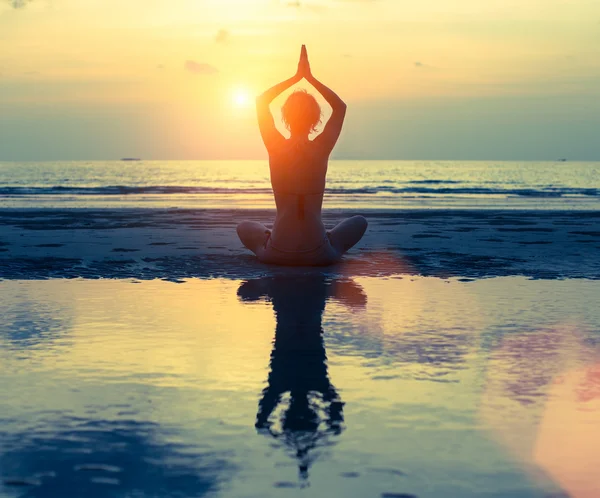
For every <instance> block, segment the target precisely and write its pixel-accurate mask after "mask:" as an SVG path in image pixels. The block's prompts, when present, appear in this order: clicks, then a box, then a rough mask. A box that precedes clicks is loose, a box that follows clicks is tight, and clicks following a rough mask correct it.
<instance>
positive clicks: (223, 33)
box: [215, 29, 230, 44]
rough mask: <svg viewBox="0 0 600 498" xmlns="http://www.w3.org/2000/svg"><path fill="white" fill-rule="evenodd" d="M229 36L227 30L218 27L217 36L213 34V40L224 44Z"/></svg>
mask: <svg viewBox="0 0 600 498" xmlns="http://www.w3.org/2000/svg"><path fill="white" fill-rule="evenodd" d="M229 36H230V35H229V31H227V30H226V29H220V30H219V32H218V33H217V36H215V41H216V42H217V43H222V44H225V43H227V42H228V41H229Z"/></svg>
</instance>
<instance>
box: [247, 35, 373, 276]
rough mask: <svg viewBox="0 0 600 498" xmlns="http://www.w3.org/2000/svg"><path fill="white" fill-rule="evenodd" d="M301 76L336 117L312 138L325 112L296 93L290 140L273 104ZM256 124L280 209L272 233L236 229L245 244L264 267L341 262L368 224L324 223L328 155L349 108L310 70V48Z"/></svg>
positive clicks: (287, 111) (253, 226) (357, 219)
mask: <svg viewBox="0 0 600 498" xmlns="http://www.w3.org/2000/svg"><path fill="white" fill-rule="evenodd" d="M302 78H306V80H307V81H308V82H309V83H310V84H311V85H313V86H314V87H315V88H316V89H317V90H318V91H319V93H321V95H322V96H323V97H324V98H325V100H326V101H327V102H328V103H329V105H331V107H332V109H333V114H332V115H331V118H330V119H329V121H328V122H327V125H326V126H325V128H324V130H323V132H322V133H321V134H320V135H319V136H317V137H316V138H315V139H314V140H310V139H309V135H310V134H311V133H312V132H314V131H315V129H316V127H317V125H318V124H319V123H320V122H321V108H320V107H319V104H318V103H317V101H316V99H315V98H314V97H313V96H312V95H310V94H308V93H307V92H306V91H303V90H299V91H296V92H294V93H292V94H291V95H290V96H289V98H288V99H287V101H286V102H285V104H284V106H283V109H282V114H283V120H284V122H285V124H286V126H287V127H288V129H289V131H290V133H291V137H290V138H289V139H286V138H284V137H283V135H281V133H279V131H278V130H277V128H275V123H274V120H273V116H272V115H271V111H270V109H269V104H270V103H271V101H272V100H273V99H274V98H276V97H277V96H278V95H280V94H281V93H282V92H284V91H285V90H287V89H288V88H290V87H291V86H292V85H295V84H296V83H298V82H299V81H300V80H302ZM256 108H257V113H258V125H259V128H260V132H261V135H262V138H263V141H264V143H265V146H266V148H267V151H268V153H269V166H270V170H271V185H272V187H273V194H274V196H275V204H276V206H277V215H276V217H275V222H274V224H273V229H272V230H269V229H268V228H267V227H265V226H264V225H263V224H261V223H257V222H252V221H244V222H242V223H240V224H239V225H238V227H237V233H238V236H239V237H240V240H241V241H242V243H243V244H244V245H245V246H246V247H247V248H248V249H250V250H251V251H252V252H254V253H255V254H256V256H257V257H258V259H259V260H260V261H262V262H264V263H273V264H280V265H309V266H312V265H329V264H332V263H335V262H337V261H339V260H340V259H341V257H342V255H343V254H344V253H345V252H346V251H347V250H348V249H350V248H351V247H352V246H354V245H355V244H356V243H357V242H358V241H359V240H360V239H361V238H362V236H363V235H364V233H365V231H366V229H367V220H366V219H365V218H364V217H362V216H354V217H352V218H349V219H347V220H344V221H343V222H341V223H340V224H338V225H337V226H336V227H335V228H333V229H332V230H331V231H326V230H325V227H324V225H323V221H322V220H321V207H322V204H323V193H324V190H325V176H326V174H327V164H328V160H329V155H330V154H331V151H332V150H333V147H334V146H335V144H336V142H337V140H338V137H339V136H340V132H341V130H342V125H343V123H344V117H345V115H346V104H345V103H344V102H343V101H342V99H340V98H339V97H338V96H337V95H336V94H335V93H334V92H333V91H332V90H330V89H329V88H327V87H326V86H325V85H323V84H322V83H321V82H319V81H317V79H316V78H315V77H314V76H313V75H312V74H311V72H310V65H309V62H308V55H307V52H306V47H305V46H304V45H302V52H301V55H300V62H299V64H298V72H297V73H296V75H295V76H293V77H292V78H290V79H288V80H286V81H283V82H282V83H279V84H278V85H275V86H274V87H273V88H271V89H269V90H267V91H266V92H265V93H263V94H262V95H261V96H260V97H258V99H257V101H256Z"/></svg>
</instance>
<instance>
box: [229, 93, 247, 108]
mask: <svg viewBox="0 0 600 498" xmlns="http://www.w3.org/2000/svg"><path fill="white" fill-rule="evenodd" d="M231 98H232V101H233V105H234V107H236V108H238V109H247V108H248V107H250V103H251V102H252V99H251V98H250V92H249V91H248V90H247V89H245V88H236V89H235V90H234V91H233V92H232V94H231Z"/></svg>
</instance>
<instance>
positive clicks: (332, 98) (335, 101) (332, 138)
mask: <svg viewBox="0 0 600 498" xmlns="http://www.w3.org/2000/svg"><path fill="white" fill-rule="evenodd" d="M305 78H306V81H308V82H309V83H310V84H311V85H312V86H313V87H315V89H316V90H317V91H318V92H319V93H320V94H321V95H322V96H323V98H324V99H325V100H326V101H327V103H328V104H329V105H330V106H331V108H332V109H333V114H332V115H331V118H329V121H327V125H325V129H324V130H323V132H322V133H321V134H320V135H319V136H318V137H317V138H315V143H318V144H320V145H321V146H322V147H324V148H325V149H327V150H328V151H329V152H331V150H332V149H333V147H334V146H335V144H336V142H337V140H338V138H339V136H340V133H341V132H342V125H343V124H344V118H345V117H346V103H345V102H344V101H343V100H342V99H341V98H340V97H338V95H337V94H336V93H335V92H334V91H333V90H332V89H331V88H328V87H326V86H325V85H324V84H323V83H321V82H320V81H319V80H317V78H315V77H314V76H313V75H312V73H311V72H310V70H309V71H308V74H307V75H305Z"/></svg>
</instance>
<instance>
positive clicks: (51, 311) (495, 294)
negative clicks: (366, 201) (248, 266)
mask: <svg viewBox="0 0 600 498" xmlns="http://www.w3.org/2000/svg"><path fill="white" fill-rule="evenodd" d="M597 296H598V287H597V283H596V282H591V281H574V280H573V281H528V280H525V279H519V278H502V279H490V280H483V281H476V282H469V283H462V282H457V281H449V282H447V281H443V280H440V279H433V278H431V279H430V278H404V279H394V278H391V279H387V280H386V279H369V278H361V279H356V280H355V281H352V280H334V281H332V280H328V279H325V278H323V277H320V276H318V275H317V276H312V277H311V276H306V277H303V278H300V279H298V278H295V279H294V280H286V279H285V278H284V277H276V278H265V279H257V280H252V281H249V282H239V281H227V280H212V281H199V280H198V281H187V282H186V283H185V284H182V285H176V284H172V283H168V282H161V281H149V282H143V283H138V284H133V283H131V282H124V281H85V280H79V281H54V280H51V281H43V282H40V281H37V282H8V281H5V282H2V283H0V298H1V299H0V316H2V317H3V323H2V326H1V328H0V369H1V371H2V375H1V376H0V399H2V400H4V403H3V409H2V411H1V412H0V482H1V483H2V484H0V496H2V497H4V496H6V497H13V496H31V497H37V496H40V497H45V496H68V495H71V496H75V495H77V496H82V495H88V496H90V497H94V496H165V497H169V496H204V495H211V496H227V497H230V496H231V497H237V496H240V497H241V496H283V495H284V494H286V493H287V494H289V493H293V492H294V491H293V488H302V487H306V486H310V491H308V490H305V492H310V493H311V495H314V496H361V497H362V496H381V495H382V494H383V493H397V494H401V493H404V494H407V495H414V496H432V497H438V496H440V497H441V496H444V497H452V496H460V497H471V496H472V497H475V496H481V495H482V490H484V491H485V493H486V495H487V496H497V497H500V496H506V497H537V496H540V497H541V496H547V495H548V494H550V493H556V492H558V490H559V489H560V488H561V487H562V489H563V490H565V491H567V490H568V492H569V493H570V496H575V497H576V498H579V497H586V498H587V495H585V494H584V493H586V492H587V491H589V489H590V486H594V485H595V484H594V482H591V483H590V482H589V473H588V474H586V469H588V468H590V466H591V465H592V463H594V462H596V461H597V460H594V459H597V458H598V452H597V451H595V450H594V446H593V445H592V444H591V442H593V441H596V439H597V434H596V433H597V431H598V430H597V427H598V426H600V424H599V423H598V422H600V420H598V416H597V415H598V413H600V408H599V407H598V406H597V403H598V401H597V400H598V393H599V392H600V390H599V389H598V388H597V386H598V385H599V383H598V381H597V379H598V375H597V370H598V369H597V366H596V365H597V354H598V349H597V344H598V330H599V329H600V311H598V309H597V307H596V306H595V303H596V302H597ZM565 420H566V421H568V422H567V423H565ZM594 423H595V426H594ZM571 426H572V427H575V426H578V427H583V428H585V429H586V431H585V434H586V437H583V436H582V434H583V429H582V430H578V431H569V429H568V428H569V427H571ZM257 433H258V434H257ZM594 438H596V439H594ZM557 441H560V444H561V445H562V447H563V448H568V449H569V451H570V453H569V454H571V455H577V454H578V453H577V450H579V454H580V455H585V461H582V460H581V458H580V459H579V460H577V458H574V457H571V459H572V460H573V459H574V460H576V461H577V466H576V468H577V472H575V470H573V469H572V468H570V467H568V466H565V465H563V464H562V463H561V460H560V458H559V457H558V456H557V454H555V453H553V452H552V451H550V450H549V449H548V448H551V447H554V446H555V444H554V443H556V442H557ZM586 441H587V443H586ZM597 447H598V445H596V448H597ZM594 468H596V467H594ZM582 469H583V470H582ZM594 472H595V471H594ZM586 479H587V481H586ZM573 482H575V483H576V484H573ZM577 483H579V484H577ZM581 483H584V484H583V485H582V484H581ZM577 486H579V487H577ZM582 486H583V487H582ZM556 496H560V495H556ZM565 496H567V495H565ZM590 496H592V495H590Z"/></svg>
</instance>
